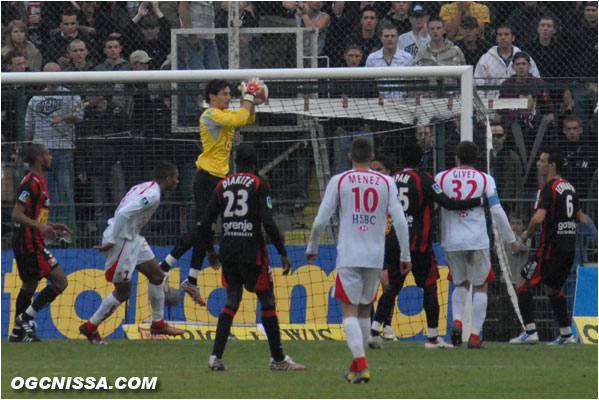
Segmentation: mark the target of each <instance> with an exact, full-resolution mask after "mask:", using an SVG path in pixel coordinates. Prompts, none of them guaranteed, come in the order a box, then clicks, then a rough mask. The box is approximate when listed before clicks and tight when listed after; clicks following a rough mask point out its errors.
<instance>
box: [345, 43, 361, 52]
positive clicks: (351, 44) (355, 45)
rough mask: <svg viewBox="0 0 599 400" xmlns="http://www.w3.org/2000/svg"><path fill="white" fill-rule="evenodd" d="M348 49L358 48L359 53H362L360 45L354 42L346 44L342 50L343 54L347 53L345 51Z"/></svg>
mask: <svg viewBox="0 0 599 400" xmlns="http://www.w3.org/2000/svg"><path fill="white" fill-rule="evenodd" d="M350 50H360V53H362V54H364V50H362V47H360V45H359V44H356V43H350V44H348V45H347V46H345V50H343V54H347V52H348V51H350Z"/></svg>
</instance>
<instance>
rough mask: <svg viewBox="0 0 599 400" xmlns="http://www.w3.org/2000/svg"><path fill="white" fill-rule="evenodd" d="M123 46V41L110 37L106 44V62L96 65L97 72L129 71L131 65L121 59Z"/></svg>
mask: <svg viewBox="0 0 599 400" xmlns="http://www.w3.org/2000/svg"><path fill="white" fill-rule="evenodd" d="M122 51H123V46H122V45H121V41H120V40H119V39H117V38H115V37H109V38H108V39H106V41H105V42H104V54H105V55H106V60H105V61H104V62H103V63H101V64H98V65H96V68H95V69H96V71H129V70H130V69H131V64H129V61H127V60H125V59H123V58H122V57H121V53H122Z"/></svg>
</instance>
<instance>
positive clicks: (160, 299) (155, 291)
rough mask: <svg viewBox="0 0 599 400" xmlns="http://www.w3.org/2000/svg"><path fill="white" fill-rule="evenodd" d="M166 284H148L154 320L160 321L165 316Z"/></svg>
mask: <svg viewBox="0 0 599 400" xmlns="http://www.w3.org/2000/svg"><path fill="white" fill-rule="evenodd" d="M163 286H164V284H163V283H161V284H160V285H152V284H151V283H149V284H148V298H149V299H150V305H151V306H152V322H156V321H160V320H162V318H164V289H163Z"/></svg>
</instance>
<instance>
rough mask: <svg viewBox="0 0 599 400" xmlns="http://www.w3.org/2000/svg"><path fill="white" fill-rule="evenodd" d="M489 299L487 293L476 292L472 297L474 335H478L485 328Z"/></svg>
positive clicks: (472, 331)
mask: <svg viewBox="0 0 599 400" xmlns="http://www.w3.org/2000/svg"><path fill="white" fill-rule="evenodd" d="M487 301H488V297H487V294H486V293H482V292H475V293H474V298H473V299H472V330H471V333H472V334H473V335H477V336H478V334H479V333H480V331H481V330H482V328H483V324H484V323H485V317H486V316H487Z"/></svg>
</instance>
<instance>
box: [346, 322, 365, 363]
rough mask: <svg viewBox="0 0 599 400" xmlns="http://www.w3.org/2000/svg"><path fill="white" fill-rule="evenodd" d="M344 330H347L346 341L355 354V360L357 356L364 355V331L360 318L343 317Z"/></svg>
mask: <svg viewBox="0 0 599 400" xmlns="http://www.w3.org/2000/svg"><path fill="white" fill-rule="evenodd" d="M343 330H344V331H345V341H346V342H347V346H348V347H349V350H350V351H351V353H352V354H353V356H354V360H355V359H356V358H360V357H364V355H365V352H364V342H363V340H362V331H361V329H360V323H359V322H358V318H356V317H347V318H343Z"/></svg>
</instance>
